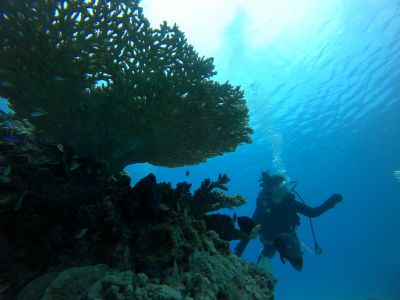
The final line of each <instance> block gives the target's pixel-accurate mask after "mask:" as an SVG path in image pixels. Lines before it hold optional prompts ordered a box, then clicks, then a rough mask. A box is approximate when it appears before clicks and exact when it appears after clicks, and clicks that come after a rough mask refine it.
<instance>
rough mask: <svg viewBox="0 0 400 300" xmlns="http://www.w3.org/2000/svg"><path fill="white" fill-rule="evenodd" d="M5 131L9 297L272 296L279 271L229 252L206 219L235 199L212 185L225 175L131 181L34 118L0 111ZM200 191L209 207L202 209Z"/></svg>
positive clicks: (4, 243) (1, 218) (0, 261)
mask: <svg viewBox="0 0 400 300" xmlns="http://www.w3.org/2000/svg"><path fill="white" fill-rule="evenodd" d="M0 138H1V140H0V153H1V156H0V171H1V174H0V175H1V176H0V266H1V268H0V287H1V289H0V296H1V297H2V298H1V299H2V300H3V299H7V300H9V299H16V298H15V297H16V295H18V294H19V295H20V296H19V297H20V298H18V299H19V300H21V299H22V300H23V299H30V300H35V299H57V300H60V299H71V298H63V297H68V291H69V293H70V295H78V294H79V295H80V296H82V297H85V298H87V297H89V296H90V295H94V296H96V297H94V296H93V297H94V298H90V297H89V299H96V298H103V299H186V300H189V299H230V300H233V299H273V294H272V291H273V286H274V280H273V278H272V277H271V275H270V274H269V273H267V272H266V271H264V270H262V269H260V268H258V267H257V266H254V265H250V264H248V263H246V262H245V261H243V260H241V259H240V258H238V257H236V256H234V255H232V254H230V249H229V242H228V241H226V240H223V239H221V236H218V234H217V233H216V232H214V231H210V230H209V229H210V228H208V227H207V225H206V224H207V222H205V220H207V216H208V214H207V212H208V211H210V209H208V208H210V207H216V208H219V207H223V206H224V205H226V204H227V203H228V205H231V204H232V203H230V202H229V201H228V202H227V201H226V199H231V198H229V197H228V196H226V197H222V193H221V192H216V191H214V189H215V188H220V189H221V188H222V190H224V189H225V188H224V187H225V185H224V183H226V182H227V180H228V179H227V177H226V176H223V175H221V176H220V177H219V179H217V181H215V182H213V181H211V180H205V181H204V184H203V185H202V186H201V187H200V188H199V189H198V190H197V192H195V193H194V194H192V193H191V192H190V184H189V183H186V182H183V183H180V184H178V185H177V186H176V187H175V188H173V187H171V185H170V184H169V183H157V180H156V177H155V176H154V175H153V174H149V175H148V176H147V177H145V178H143V179H142V180H140V181H139V182H138V183H137V184H136V185H135V186H134V187H131V186H130V178H129V176H128V175H127V174H125V173H119V174H117V175H110V174H109V173H107V168H106V167H105V166H104V164H102V163H99V162H96V161H94V160H90V159H87V158H81V157H80V156H77V155H76V154H75V153H73V151H72V150H71V149H69V148H68V147H66V146H64V145H62V144H60V143H57V142H55V141H54V140H52V139H49V138H45V137H44V136H43V135H41V134H38V133H37V132H36V131H35V130H34V128H33V127H32V125H31V124H29V122H28V121H20V120H18V119H17V118H16V117H14V116H10V115H0ZM213 192H215V193H213ZM214 196H216V197H214ZM213 197H214V198H213ZM234 198H235V197H234ZM236 198H237V197H236ZM236 198H235V199H236ZM202 199H203V200H204V201H206V205H205V206H204V207H206V208H207V209H205V210H204V211H203V212H202V213H201V214H199V213H194V210H193V208H196V209H197V208H198V207H202V206H199V204H197V202H201V201H202ZM221 199H222V200H223V202H222V204H219V205H215V206H213V205H211V203H212V202H213V201H219V200H221ZM234 203H235V202H234ZM217 231H218V230H217ZM220 233H221V232H220ZM99 264H101V265H106V266H100V267H99V266H98V265H99ZM98 268H100V269H101V270H105V271H104V274H103V273H102V274H103V275H102V276H100V277H99V273H97V272H94V271H93V270H97V269H98ZM71 274H80V275H79V276H78V275H76V276H73V275H71ZM94 275H96V276H94ZM80 278H85V280H83V279H82V280H83V281H82V280H80ZM29 282H30V283H29ZM96 282H97V283H96ZM32 295H35V296H34V297H37V298H32V297H33V296H32ZM65 295H66V296H65ZM98 295H101V297H97V296H98ZM168 295H169V296H168ZM80 296H79V297H80ZM24 297H27V298H24ZM71 297H72V296H71ZM74 297H75V296H74ZM118 297H119V298H118ZM168 297H169V298H168ZM174 297H175V298H174ZM74 299H78V298H74Z"/></svg>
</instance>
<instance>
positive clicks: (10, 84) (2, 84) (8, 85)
mask: <svg viewBox="0 0 400 300" xmlns="http://www.w3.org/2000/svg"><path fill="white" fill-rule="evenodd" d="M0 85H1V86H2V87H5V88H11V87H14V85H13V84H12V83H11V82H9V81H1V83H0Z"/></svg>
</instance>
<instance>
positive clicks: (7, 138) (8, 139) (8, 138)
mask: <svg viewBox="0 0 400 300" xmlns="http://www.w3.org/2000/svg"><path fill="white" fill-rule="evenodd" d="M1 140H2V141H3V142H5V143H7V144H21V143H22V140H21V139H20V138H19V137H18V136H15V135H12V134H6V135H3V136H2V137H1Z"/></svg>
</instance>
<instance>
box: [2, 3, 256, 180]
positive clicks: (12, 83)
mask: <svg viewBox="0 0 400 300" xmlns="http://www.w3.org/2000/svg"><path fill="white" fill-rule="evenodd" d="M2 2H3V3H2V5H1V7H0V40H1V41H2V43H1V46H0V96H1V97H4V98H7V99H8V100H9V103H10V104H11V108H12V109H13V110H14V111H15V112H16V113H17V115H18V116H19V117H20V118H26V119H28V120H30V122H31V123H32V124H33V125H34V126H35V127H36V128H38V129H40V130H42V131H43V132H45V133H46V134H48V135H49V136H51V137H52V138H54V140H56V141H57V142H59V143H62V144H63V145H64V146H68V147H70V148H72V149H73V150H74V151H75V153H77V154H78V155H79V156H80V157H89V158H92V159H95V160H97V161H99V162H102V163H104V164H105V165H106V167H107V168H108V169H109V171H111V172H112V173H115V174H116V173H118V172H119V171H121V170H122V169H123V168H124V167H125V166H126V165H127V164H131V163H136V162H149V163H151V164H154V165H162V166H181V165H187V164H196V163H199V162H203V161H205V160H206V159H207V158H210V157H214V156H217V155H221V154H223V153H225V152H228V151H234V150H235V149H236V147H237V146H238V145H239V144H241V143H249V142H251V140H250V134H251V133H252V129H251V128H250V127H249V126H248V120H249V117H248V108H247V106H246V103H245V100H244V96H243V91H242V90H241V89H240V88H239V87H234V86H232V85H231V84H229V83H228V82H227V83H224V84H220V83H217V82H215V81H213V80H211V79H210V78H211V77H212V76H213V75H214V74H215V71H214V66H213V60H212V58H207V59H206V58H204V57H200V56H199V55H198V53H197V52H196V51H195V50H194V49H193V47H192V46H191V45H189V44H188V43H187V40H186V38H185V36H184V34H183V33H182V32H181V31H180V30H179V29H178V27H177V26H176V25H175V26H173V27H170V26H168V25H167V24H166V23H164V24H162V25H161V26H160V28H159V29H153V28H151V27H150V25H149V22H148V21H147V19H146V18H145V17H144V15H143V14H142V9H141V8H140V7H139V6H138V3H139V1H138V0H134V1H132V0H118V1H117V0H100V1H94V0H89V1H72V0H42V1H12V0H4V1H2Z"/></svg>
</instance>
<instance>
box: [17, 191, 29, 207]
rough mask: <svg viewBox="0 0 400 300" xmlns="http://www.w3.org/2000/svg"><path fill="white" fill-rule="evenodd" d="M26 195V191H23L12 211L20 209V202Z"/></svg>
mask: <svg viewBox="0 0 400 300" xmlns="http://www.w3.org/2000/svg"><path fill="white" fill-rule="evenodd" d="M27 193H28V191H26V190H25V191H24V192H23V193H22V195H21V196H20V197H19V198H18V201H17V203H15V205H14V210H15V211H17V210H20V209H21V206H22V200H24V198H25V196H26V194H27Z"/></svg>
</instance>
